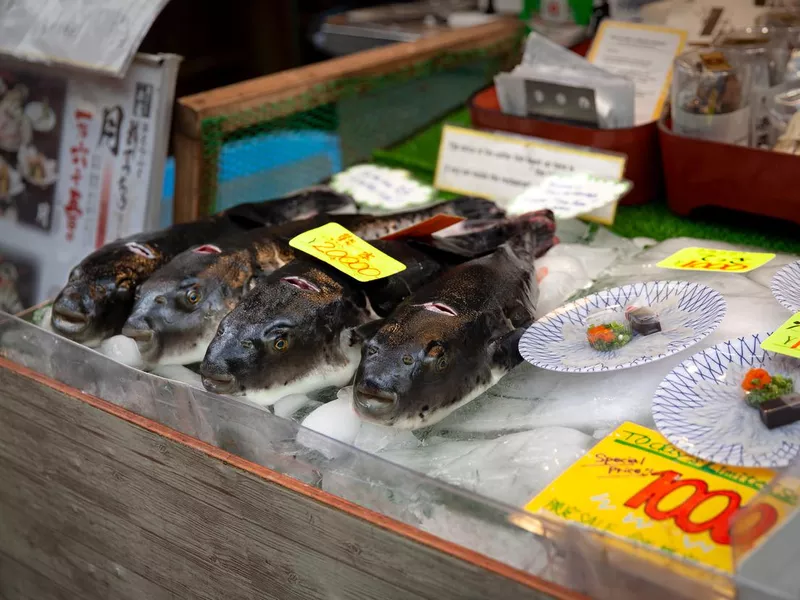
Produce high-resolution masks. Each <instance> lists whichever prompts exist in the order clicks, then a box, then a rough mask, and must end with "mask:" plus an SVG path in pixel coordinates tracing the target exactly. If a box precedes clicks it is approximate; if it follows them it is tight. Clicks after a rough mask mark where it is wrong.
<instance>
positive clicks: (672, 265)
mask: <svg viewBox="0 0 800 600" xmlns="http://www.w3.org/2000/svg"><path fill="white" fill-rule="evenodd" d="M773 258H775V255H774V254H769V253H766V252H740V251H739V250H717V249H714V248H683V249H682V250H678V251H677V252H676V253H675V254H673V255H672V256H670V257H668V258H665V259H664V260H662V261H661V262H660V263H658V265H657V266H659V267H661V268H662V269H679V270H682V271H714V272H723V273H747V272H749V271H753V270H754V269H757V268H759V267H763V266H764V265H765V264H767V263H768V262H769V261H771V260H772V259H773Z"/></svg>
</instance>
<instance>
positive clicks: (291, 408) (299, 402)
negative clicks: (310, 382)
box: [272, 394, 311, 419]
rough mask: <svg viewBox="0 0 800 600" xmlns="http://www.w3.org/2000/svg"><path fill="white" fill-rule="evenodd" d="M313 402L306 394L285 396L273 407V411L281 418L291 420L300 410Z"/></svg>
mask: <svg viewBox="0 0 800 600" xmlns="http://www.w3.org/2000/svg"><path fill="white" fill-rule="evenodd" d="M309 402H311V398H309V397H308V396H307V395H306V394H292V395H290V396H285V397H284V398H281V399H280V400H278V401H277V402H276V403H275V404H273V405H272V411H273V412H274V413H275V414H276V415H277V416H279V417H283V418H284V419H290V418H291V417H292V415H294V414H295V413H296V412H297V411H298V410H300V409H301V408H302V407H303V406H305V405H306V404H308V403H309Z"/></svg>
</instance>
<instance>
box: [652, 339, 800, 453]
mask: <svg viewBox="0 0 800 600" xmlns="http://www.w3.org/2000/svg"><path fill="white" fill-rule="evenodd" d="M769 335H770V334H769V333H760V334H756V335H749V336H745V337H742V338H738V339H735V340H729V341H727V342H722V343H721V344H717V345H716V346H714V347H713V348H708V349H706V350H703V351H702V352H698V353H697V354H695V355H694V356H692V357H691V358H688V359H686V360H685V361H683V362H682V363H681V364H680V365H678V366H677V367H676V368H675V369H674V370H673V371H672V372H671V373H670V374H669V375H667V376H666V378H665V379H664V381H662V382H661V385H659V386H658V389H657V390H656V393H655V396H654V397H653V418H654V419H655V422H656V426H657V427H658V429H659V431H660V432H661V433H662V434H663V435H664V437H666V438H667V439H668V440H669V441H670V442H671V443H672V444H673V445H675V446H677V447H678V448H680V449H681V450H683V451H684V452H687V453H689V454H691V455H693V456H696V457H698V458H700V459H703V460H709V461H713V462H717V463H722V464H726V465H732V466H736V467H768V468H777V467H785V466H786V465H788V464H789V462H790V461H791V460H792V458H794V456H795V455H797V453H798V451H799V450H800V421H798V422H796V423H792V424H791V425H785V426H784V427H778V428H776V429H772V430H770V429H767V427H766V425H764V424H763V423H762V422H761V418H760V416H759V413H758V409H756V408H752V407H750V406H748V405H747V403H746V402H745V401H744V395H743V394H744V391H743V390H742V379H744V376H745V374H746V373H747V371H749V370H750V369H752V368H764V369H766V370H767V371H768V372H769V373H770V374H771V375H772V374H779V375H784V376H788V377H791V378H792V379H793V380H794V382H795V390H800V360H796V359H793V358H791V357H789V356H783V355H780V354H775V353H773V352H767V351H766V350H762V349H761V342H762V341H763V340H765V339H766V338H767V337H769Z"/></svg>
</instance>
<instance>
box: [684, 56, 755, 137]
mask: <svg viewBox="0 0 800 600" xmlns="http://www.w3.org/2000/svg"><path fill="white" fill-rule="evenodd" d="M751 70H752V68H751V64H750V62H748V61H747V60H746V59H745V58H744V57H743V56H742V54H741V53H740V52H738V51H735V50H732V49H722V48H711V49H704V50H692V51H690V52H686V53H684V54H682V55H680V56H679V57H678V58H677V59H675V69H674V76H673V77H674V78H673V83H672V129H673V131H674V132H675V133H678V134H680V135H684V136H688V137H693V138H699V139H704V140H709V141H715V142H726V143H729V144H735V145H739V146H746V145H748V141H749V137H750V90H751Z"/></svg>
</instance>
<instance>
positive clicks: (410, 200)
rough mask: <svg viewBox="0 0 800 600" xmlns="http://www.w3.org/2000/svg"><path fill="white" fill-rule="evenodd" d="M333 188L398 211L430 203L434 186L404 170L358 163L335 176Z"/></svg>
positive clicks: (366, 203)
mask: <svg viewBox="0 0 800 600" xmlns="http://www.w3.org/2000/svg"><path fill="white" fill-rule="evenodd" d="M331 187H332V188H333V189H335V190H336V191H338V192H342V193H345V194H350V195H351V196H352V197H353V199H354V200H355V201H356V204H360V205H363V206H370V207H376V208H383V209H387V210H397V209H401V208H408V207H410V206H415V205H418V204H427V203H429V202H430V201H431V199H432V198H433V195H434V193H435V191H434V189H433V188H432V187H430V186H427V185H423V184H421V183H419V182H418V181H416V180H415V179H414V178H413V177H412V176H411V173H409V172H408V171H405V170H403V169H389V168H387V167H379V166H376V165H356V166H355V167H350V168H349V169H347V170H346V171H342V172H341V173H338V174H337V175H335V176H334V177H333V179H332V180H331Z"/></svg>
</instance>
